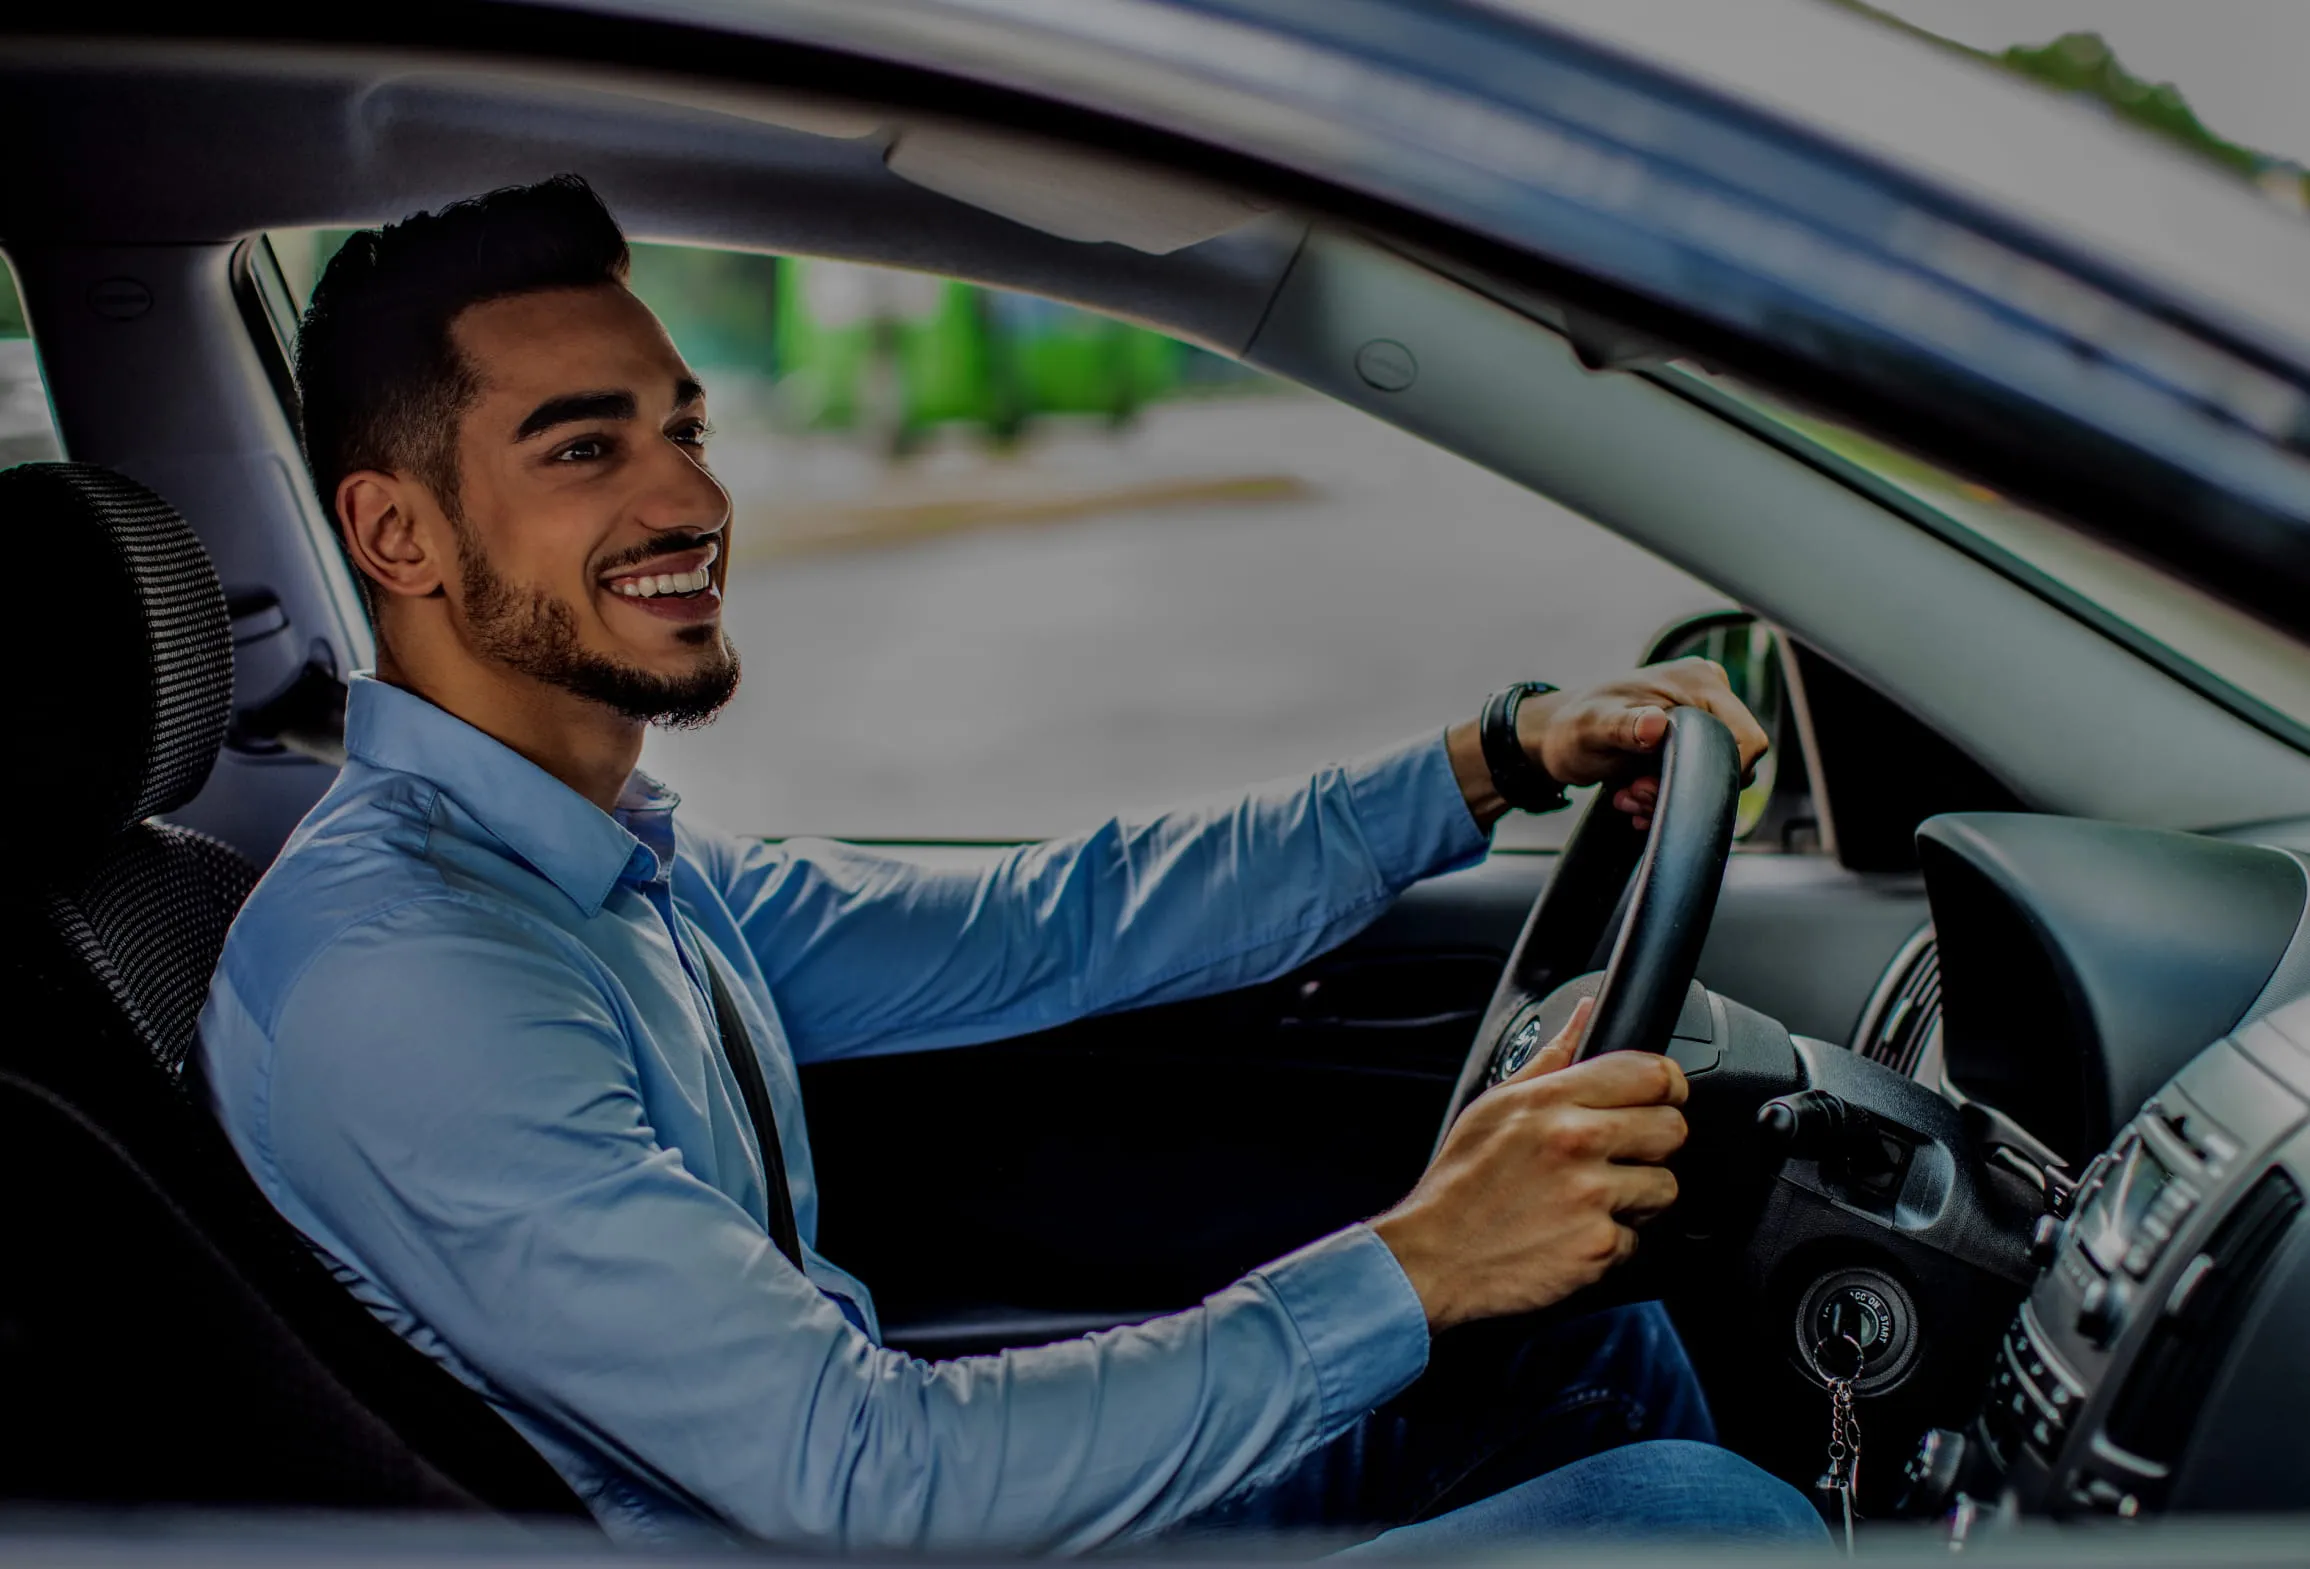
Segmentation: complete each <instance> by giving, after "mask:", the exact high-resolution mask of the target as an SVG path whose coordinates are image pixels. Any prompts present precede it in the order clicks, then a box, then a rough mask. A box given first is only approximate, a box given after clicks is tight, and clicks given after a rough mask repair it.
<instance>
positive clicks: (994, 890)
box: [701, 737, 1489, 1061]
mask: <svg viewBox="0 0 2310 1569" xmlns="http://www.w3.org/2000/svg"><path fill="white" fill-rule="evenodd" d="M1488 842H1489V841H1488V839H1487V837H1486V835H1485V833H1484V832H1483V830H1482V829H1480V828H1478V827H1477V825H1476V822H1475V819H1474V818H1473V817H1472V816H1471V815H1470V813H1469V811H1468V805H1467V801H1466V798H1465V797H1464V795H1463V794H1462V792H1461V790H1460V786H1459V783H1458V781H1457V779H1456V778H1455V777H1454V775H1453V772H1452V765H1451V760H1450V757H1449V756H1448V754H1447V753H1446V751H1445V748H1444V743H1443V741H1442V739H1441V738H1440V737H1438V738H1432V739H1428V740H1423V741H1420V742H1417V743H1415V744H1412V745H1408V746H1404V747H1400V748H1398V749H1396V750H1394V751H1392V752H1387V753H1384V754H1381V755H1379V756H1376V757H1372V758H1368V759H1365V760H1363V761H1361V762H1358V763H1354V764H1350V765H1347V766H1345V767H1340V768H1332V769H1326V770H1325V771H1324V772H1322V773H1320V774H1318V775H1316V776H1315V777H1314V778H1312V779H1306V780H1299V781H1293V782H1288V783H1281V784H1275V785H1270V786H1266V787H1263V788H1260V789H1256V790H1253V791H1251V792H1250V793H1248V794H1246V795H1238V796H1233V797H1229V798H1227V799H1225V800H1220V801H1213V802H1210V803H1206V804H1201V805H1195V806H1188V807H1184V808H1182V809H1180V810H1177V811H1172V812H1168V813H1165V814H1162V815H1160V816H1155V817H1150V818H1146V819H1144V820H1133V819H1126V818H1117V819H1114V820H1111V821H1109V822H1107V823H1104V824H1102V825H1101V826H1100V827H1098V828H1097V829H1095V830H1093V831H1092V832H1090V833H1087V834H1083V835H1081V836H1079V837H1076V838H1071V839H1063V840H1057V841H1053V842H1050V843H1047V844H1037V845H1026V846H1022V847H1020V848H1019V849H1017V850H1014V851H1012V852H1010V853H1008V854H1006V855H1004V856H1002V857H1000V858H999V859H998V860H996V861H994V862H993V863H991V864H989V865H984V866H973V867H962V866H936V865H928V864H925V863H923V862H922V861H920V860H917V859H911V858H908V857H905V856H901V855H894V854H889V853H883V852H877V851H873V850H867V849H860V848H857V847H853V846H847V845H839V844H831V843H825V842H816V841H795V842H791V843H788V844H784V845H761V844H741V843H739V842H737V841H734V840H733V841H722V842H720V843H719V844H708V845H705V846H702V847H701V848H702V849H703V851H704V854H703V856H702V859H704V860H705V861H706V862H707V863H708V864H709V866H710V867H711V874H712V875H713V876H714V878H715V880H716V881H717V883H718V884H719V888H718V891H719V893H720V895H721V897H722V899H723V900H724V902H725V903H726V904H727V905H728V907H729V909H730V911H731V913H732V915H733V916H734V918H735V919H736V921H737V923H738V927H739V931H740V934H741V936H742V938H743V940H744V941H745V943H746V945H747V947H748V948H749V949H751V950H752V952H753V953H754V954H755V956H756V957H757V959H758V960H759V961H760V963H761V966H762V972H763V977H764V979H765V980H766V981H767V982H768V984H769V987H770V990H771V994H772V995H773V996H774V997H775V998H776V999H777V1002H778V1007H779V1011H780V1015H781V1017H782V1019H783V1021H784V1024H785V1027H786V1030H787V1033H788V1036H789V1038H790V1040H791V1042H792V1045H793V1048H794V1053H795V1056H796V1058H797V1059H798V1060H801V1061H810V1060H813V1059H825V1058H830V1057H840V1056H857V1055H863V1054H867V1053H872V1052H894V1051H920V1050H923V1049H926V1048H929V1047H936V1046H957V1045H968V1044H973V1043H976V1042H980V1041H987V1040H995V1039H999V1038H1001V1037H1003V1036H1006V1035H1017V1034H1024V1033H1026V1032H1028V1031H1032V1030H1037V1029H1044V1028H1048V1027H1050V1026H1052V1025H1056V1024H1060V1023H1064V1022H1067V1021H1069V1020H1072V1019H1078V1018H1084V1017H1087V1016H1089V1015H1092V1014H1099V1013H1108V1012H1114V1011H1117V1010H1120V1009H1125V1008H1136V1007H1145V1006H1147V1005H1149V1004H1153V1003H1159V1002H1168V1001H1174V1000H1177V999H1180V998H1184V997H1193V996H1202V995H1207V994H1210V993H1213V992H1219V991H1226V990H1230V989H1233V988H1235V987H1239V986H1248V985H1252V984H1254V983H1256V982H1259V981H1263V980H1267V979H1270V978H1272V977H1274V976H1276V975H1280V974H1282V973H1284V972H1285V971H1288V970H1290V969H1291V968H1293V967H1294V966H1296V965H1298V964H1301V963H1303V962H1305V961H1306V960H1307V959H1309V958H1311V957H1313V956H1314V955H1316V954H1319V953H1321V952H1323V951H1324V950H1325V949H1327V948H1330V947H1333V946H1334V945H1336V944H1338V943H1340V942H1343V941H1345V940H1346V939H1347V938H1348V937H1350V936H1353V935H1354V934H1355V933H1356V932H1358V931H1360V930H1362V929H1363V927H1365V926H1367V925H1369V924H1370V923H1371V922H1372V921H1373V920H1375V919H1377V918H1378V916H1379V915H1380V914H1381V912H1383V911H1384V910H1385V909H1386V908H1387V907H1388V904H1389V903H1390V901H1392V900H1393V899H1394V898H1395V896H1396V895H1397V894H1399V893H1401V892H1402V891H1403V890H1404V889H1405V888H1406V887H1408V886H1410V885H1411V884H1412V883H1414V882H1417V881H1419V880H1420V879H1421V878H1423V877H1429V876H1433V875H1435V874H1436V873H1439V872H1443V871H1449V870H1452V869H1453V868H1455V867H1459V866H1464V865H1467V864H1469V863H1470V862H1472V861H1474V860H1476V859H1478V858H1480V857H1481V856H1482V855H1483V853H1484V850H1485V848H1486V846H1487V844H1488Z"/></svg>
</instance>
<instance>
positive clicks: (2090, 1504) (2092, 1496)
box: [2069, 1476, 2142, 1520]
mask: <svg viewBox="0 0 2310 1569" xmlns="http://www.w3.org/2000/svg"><path fill="white" fill-rule="evenodd" d="M2069 1496H2070V1501H2071V1502H2073V1503H2078V1504H2083V1505H2084V1506H2085V1507H2086V1508H2088V1509H2093V1510H2097V1511H2099V1512H2100V1513H2102V1514H2111V1515H2117V1516H2119V1517H2120V1518H2122V1519H2126V1520H2131V1519H2132V1518H2133V1517H2134V1516H2135V1515H2137V1514H2139V1513H2141V1508H2142V1502H2141V1500H2140V1499H2138V1498H2136V1497H2135V1496H2134V1495H2133V1494H2131V1493H2129V1492H2127V1491H2126V1490H2125V1489H2124V1488H2122V1487H2120V1486H2118V1485H2117V1484H2116V1483H2115V1482H2112V1481H2110V1480H2109V1479H2108V1478H2107V1477H2100V1476H2093V1477H2088V1478H2086V1479H2085V1480H2084V1481H2083V1482H2081V1483H2079V1484H2078V1485H2077V1487H2075V1488H2074V1489H2072V1490H2071V1492H2070V1495H2069Z"/></svg>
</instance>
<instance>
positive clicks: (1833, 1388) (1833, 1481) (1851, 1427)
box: [1813, 1334, 1862, 1558]
mask: <svg viewBox="0 0 2310 1569" xmlns="http://www.w3.org/2000/svg"><path fill="white" fill-rule="evenodd" d="M1861 1355H1862V1354H1861V1342H1859V1341H1858V1340H1855V1339H1854V1338H1853V1337H1852V1336H1851V1335H1845V1334H1839V1335H1834V1336H1829V1335H1824V1336H1823V1337H1821V1339H1820V1341H1819V1342H1818V1343H1816V1344H1815V1345H1814V1347H1813V1365H1814V1366H1815V1367H1817V1368H1819V1369H1820V1370H1821V1376H1822V1377H1823V1378H1825V1379H1827V1380H1828V1384H1829V1469H1828V1470H1826V1471H1824V1472H1822V1473H1821V1479H1820V1480H1819V1481H1818V1482H1815V1483H1814V1484H1813V1487H1814V1490H1815V1491H1817V1492H1823V1493H1827V1492H1834V1493H1835V1494H1836V1495H1837V1503H1838V1507H1839V1508H1840V1509H1841V1510H1842V1511H1843V1513H1844V1517H1845V1556H1846V1557H1847V1558H1850V1557H1852V1556H1853V1493H1854V1490H1855V1489H1856V1488H1858V1487H1859V1486H1860V1477H1861V1420H1860V1418H1859V1417H1857V1416H1856V1415H1854V1413H1853V1385H1854V1384H1855V1383H1856V1382H1857V1381H1858V1380H1859V1379H1860V1376H1861Z"/></svg>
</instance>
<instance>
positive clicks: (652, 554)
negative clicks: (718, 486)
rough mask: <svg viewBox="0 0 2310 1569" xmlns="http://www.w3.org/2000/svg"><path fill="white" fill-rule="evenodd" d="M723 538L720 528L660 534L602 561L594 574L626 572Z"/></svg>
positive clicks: (718, 541)
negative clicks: (661, 557) (663, 557)
mask: <svg viewBox="0 0 2310 1569" xmlns="http://www.w3.org/2000/svg"><path fill="white" fill-rule="evenodd" d="M721 540H722V531H721V530H720V529H718V528H714V529H698V530H685V531H683V532H682V533H679V534H660V535H659V536H658V537H657V538H655V539H651V540H645V541H644V542H643V543H641V544H639V545H636V546H635V547H634V548H633V549H631V550H624V551H620V552H619V553H618V554H616V555H614V556H612V557H610V558H609V559H608V560H606V561H604V562H602V563H601V564H600V565H598V566H596V567H595V568H594V576H596V577H607V576H609V575H610V574H611V573H613V572H624V571H627V570H629V569H630V568H633V567H638V566H642V565H644V564H646V563H648V562H652V561H655V560H657V559H658V558H659V557H660V556H678V555H680V554H682V553H683V552H684V551H687V550H696V549H697V548H698V547H699V546H700V545H717V544H720V543H721Z"/></svg>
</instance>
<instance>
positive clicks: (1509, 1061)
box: [1492, 1013, 1540, 1084]
mask: <svg viewBox="0 0 2310 1569" xmlns="http://www.w3.org/2000/svg"><path fill="white" fill-rule="evenodd" d="M1539 1049H1540V1015H1538V1014H1537V1013H1535V1014H1533V1015H1531V1016H1530V1017H1529V1018H1527V1019H1525V1021H1524V1022H1523V1023H1522V1024H1519V1025H1517V1026H1516V1028H1515V1029H1514V1030H1512V1031H1511V1032H1509V1035H1508V1039H1507V1040H1506V1041H1504V1042H1503V1043H1501V1046H1500V1055H1499V1056H1497V1057H1495V1058H1493V1059H1492V1082H1493V1083H1494V1084H1498V1083H1499V1082H1500V1081H1501V1080H1503V1079H1507V1078H1512V1077H1514V1076H1515V1075H1516V1074H1518V1073H1520V1072H1522V1071H1523V1068H1524V1065H1525V1064H1526V1063H1528V1062H1530V1061H1531V1060H1532V1054H1533V1053H1534V1052H1536V1051H1538V1050H1539Z"/></svg>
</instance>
